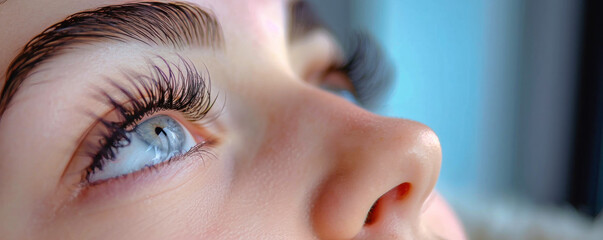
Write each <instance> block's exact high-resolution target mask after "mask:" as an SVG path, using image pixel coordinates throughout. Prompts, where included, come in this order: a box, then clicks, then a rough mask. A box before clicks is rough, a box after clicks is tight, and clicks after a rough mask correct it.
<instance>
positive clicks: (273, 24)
mask: <svg viewBox="0 0 603 240" xmlns="http://www.w3.org/2000/svg"><path fill="white" fill-rule="evenodd" d="M0 2H1V1H0ZM128 2H136V1H131V0H94V1H93V0H86V1H82V0H59V1H57V0H29V1H18V0H9V1H6V2H5V3H3V4H0V22H2V23H8V24H1V25H0V33H2V34H0V49H2V51H0V72H1V74H0V87H2V86H4V83H5V81H6V75H5V74H6V69H7V67H8V65H9V64H10V62H11V61H12V59H13V58H14V57H15V56H16V55H17V54H18V53H19V52H20V50H21V49H22V47H23V46H24V45H25V44H26V43H27V41H29V40H30V39H31V38H33V37H34V36H36V35H37V34H39V33H40V32H42V31H43V30H44V29H45V28H47V27H49V26H50V25H52V24H53V23H55V22H59V21H61V20H63V19H64V18H66V17H67V16H69V15H71V14H73V13H76V12H80V11H84V10H89V9H93V8H97V7H101V6H106V5H111V4H123V3H128ZM186 2H189V3H193V4H196V5H198V6H199V7H201V8H203V9H206V10H208V11H211V12H213V13H214V14H215V16H216V18H217V19H218V21H219V22H220V24H221V25H222V27H223V29H224V34H225V38H226V45H227V46H230V47H229V48H234V49H237V51H236V52H237V54H238V55H241V54H252V53H253V51H258V50H261V49H265V50H268V51H270V52H272V53H273V54H280V55H282V52H283V51H281V50H282V48H283V47H284V42H285V41H284V39H285V24H284V23H285V18H286V11H284V10H285V9H286V8H285V5H286V2H287V1H278V0H268V1H267V0H220V1H213V0H190V1H186ZM31 16H35V17H31ZM241 45H251V46H248V47H238V46H241ZM267 46H270V47H267ZM252 49H253V51H252Z"/></svg>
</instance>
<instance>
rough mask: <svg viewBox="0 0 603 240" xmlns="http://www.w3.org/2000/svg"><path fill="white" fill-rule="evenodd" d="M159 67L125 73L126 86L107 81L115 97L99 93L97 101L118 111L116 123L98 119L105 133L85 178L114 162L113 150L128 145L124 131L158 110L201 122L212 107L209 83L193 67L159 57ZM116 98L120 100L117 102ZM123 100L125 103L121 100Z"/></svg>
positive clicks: (190, 64) (91, 153)
mask: <svg viewBox="0 0 603 240" xmlns="http://www.w3.org/2000/svg"><path fill="white" fill-rule="evenodd" d="M158 58H159V59H160V61H159V62H160V63H161V65H156V64H153V62H152V61H149V63H150V64H151V66H152V67H151V74H150V75H144V74H140V73H133V72H128V73H125V74H124V75H125V77H126V79H127V81H126V82H125V84H126V85H123V84H119V83H118V82H117V81H113V80H109V82H110V86H111V87H113V88H115V89H117V91H116V92H117V94H118V96H112V95H110V94H109V93H108V92H107V91H101V92H100V95H99V100H101V101H106V102H107V103H108V104H109V105H111V106H112V107H113V108H115V109H116V110H117V113H118V118H119V120H118V121H110V120H106V119H104V118H103V117H97V119H98V122H99V123H100V124H102V125H103V126H104V127H105V128H106V129H107V131H105V133H104V134H102V136H101V140H99V141H98V142H97V143H94V144H96V145H97V147H96V148H92V149H95V151H92V152H90V153H89V156H90V157H91V158H92V163H91V164H90V166H89V167H88V168H87V176H89V175H90V174H91V173H93V172H94V171H96V170H97V169H98V170H102V168H103V161H104V160H106V159H113V158H114V157H115V154H116V149H118V148H121V147H125V146H127V145H128V144H129V143H130V139H129V138H128V137H127V134H126V133H127V129H128V128H130V127H132V126H133V125H134V124H136V123H137V122H138V121H140V120H141V119H142V118H144V117H145V116H148V115H151V114H153V113H155V112H158V111H161V110H174V111H179V112H182V113H183V114H184V116H185V118H187V120H190V121H198V120H201V119H202V118H203V117H204V116H205V115H207V113H208V112H209V110H210V109H211V108H212V106H213V104H214V102H215V99H213V98H212V97H211V92H210V90H211V81H210V80H209V77H208V78H207V80H206V79H205V78H204V77H203V76H202V75H201V74H200V73H199V72H198V71H197V69H196V68H195V66H194V65H193V64H192V63H191V62H189V61H187V60H186V59H184V58H182V57H180V64H175V63H171V62H168V61H167V60H166V59H164V58H162V57H158ZM118 99H119V100H118ZM124 99H125V100H124Z"/></svg>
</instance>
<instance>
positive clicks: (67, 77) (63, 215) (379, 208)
mask: <svg viewBox="0 0 603 240" xmlns="http://www.w3.org/2000/svg"><path fill="white" fill-rule="evenodd" d="M126 2H131V1H124V0H119V1H117V0H115V1H113V0H95V1H91V0H87V1H81V0H60V1H57V0H27V1H20V0H8V1H6V2H5V3H3V4H0V22H1V23H3V24H0V33H2V34H0V49H1V51H0V69H2V70H3V71H5V70H6V69H7V67H8V65H9V63H10V61H11V60H12V59H13V58H14V57H15V56H16V55H17V54H18V53H19V51H20V49H21V48H22V47H23V46H24V44H25V43H26V42H27V41H28V40H29V39H31V38H32V37H34V36H35V35H37V34H38V33H40V32H41V31H42V30H43V29H45V28H46V27H48V26H50V25H51V24H53V23H55V22H58V21H61V20H62V19H64V18H65V17H67V16H69V15H70V14H73V13H76V12H79V11H83V10H87V9H92V8H96V7H101V6H106V5H110V4H121V3H126ZM190 4H194V5H196V6H198V7H200V8H202V9H205V10H208V11H209V12H212V13H213V14H215V16H216V18H217V19H218V20H219V22H220V24H221V27H222V28H223V34H224V41H225V42H224V46H223V48H222V49H217V50H212V49H208V48H202V47H199V48H189V49H185V50H176V49H170V48H167V47H164V48H161V49H154V48H150V47H148V46H145V45H140V44H132V43H123V44H118V43H110V42H107V43H98V44H94V45H87V46H81V47H80V48H79V50H78V51H73V52H70V53H68V54H64V55H61V56H60V57H58V58H56V59H53V60H52V61H51V62H48V63H46V64H45V65H44V68H45V71H44V74H33V75H32V76H31V77H30V78H29V79H28V80H26V82H25V83H24V85H23V86H22V87H21V89H20V90H19V92H18V93H17V95H15V97H14V98H13V99H12V101H11V104H12V105H11V107H10V108H8V109H7V111H6V112H5V113H4V114H3V116H2V118H1V120H0V153H1V155H0V158H1V159H0V236H2V238H3V239H441V238H443V239H464V238H465V237H464V234H463V231H462V227H461V225H460V224H459V222H458V220H457V219H456V217H455V216H454V214H453V212H452V210H451V209H450V208H449V207H448V205H447V204H446V203H445V201H444V199H443V198H442V197H441V196H440V195H438V194H437V193H435V192H434V189H433V188H434V185H435V183H436V181H437V178H438V174H439V171H440V166H441V149H440V144H439V141H438V138H437V136H436V135H435V133H434V132H433V131H432V130H431V129H429V128H428V127H426V126H425V125H423V124H420V123H417V122H414V121H411V120H406V119H393V118H386V117H382V116H378V115H375V114H373V113H370V112H369V111H367V110H365V109H363V108H361V107H358V106H356V105H354V104H352V103H350V102H348V101H346V100H345V99H343V98H341V97H339V96H337V95H334V94H332V93H329V92H327V91H325V90H322V89H321V88H319V87H317V84H318V83H319V82H320V81H321V79H316V76H320V74H318V73H320V72H321V71H325V70H326V69H327V68H328V67H329V64H330V62H331V61H327V60H328V59H336V58H338V57H339V53H340V52H341V51H340V49H339V47H338V45H337V44H336V43H335V41H334V40H333V39H332V37H331V35H330V34H329V33H327V32H326V31H324V30H318V31H314V32H312V33H311V34H308V35H307V36H305V37H304V39H301V40H298V41H296V42H294V43H291V42H289V41H288V40H287V33H288V29H287V28H288V26H287V21H288V20H287V19H288V17H289V16H288V14H289V13H288V10H287V9H288V4H290V3H289V2H287V1H276V0H274V1H268V0H266V1H261V0H248V1H243V0H220V1H208V0H207V1H206V0H197V1H190ZM153 55H160V56H162V57H164V58H165V59H168V60H174V61H175V60H177V59H178V56H182V57H185V58H187V59H190V60H191V62H193V63H194V64H195V66H197V68H200V69H201V68H202V69H205V67H206V68H207V71H208V73H209V75H210V76H211V81H212V82H211V83H212V92H213V93H218V92H219V93H220V94H219V95H218V96H219V97H218V98H217V100H216V101H217V102H216V105H215V106H216V107H214V108H213V109H212V110H211V112H210V114H209V115H208V117H209V116H214V118H213V119H212V120H211V121H201V123H198V124H196V125H187V126H185V127H187V128H188V129H189V131H192V132H195V129H198V130H199V129H201V128H202V130H203V131H199V132H211V135H212V136H213V137H215V138H216V139H219V141H217V143H216V145H215V146H213V147H212V149H211V152H212V154H211V155H204V156H198V155H194V156H190V157H188V158H187V159H183V160H179V161H175V162H171V163H169V164H164V165H161V166H159V167H157V168H156V169H154V170H152V171H141V172H139V173H136V175H135V176H134V177H125V178H122V179H118V180H116V181H109V182H106V183H104V184H99V185H96V186H92V187H89V189H85V190H76V187H74V185H77V182H78V181H79V180H80V179H79V178H77V177H74V176H78V177H79V176H80V172H77V171H76V172H75V173H74V169H76V170H78V169H82V168H81V165H82V164H84V163H82V160H81V158H78V157H77V154H76V153H77V151H78V149H79V148H80V147H81V146H80V145H78V144H76V143H78V140H81V139H83V138H86V137H87V133H88V132H87V131H88V129H90V127H91V125H93V124H94V120H93V119H90V118H86V117H84V115H82V113H81V109H82V108H85V109H92V110H93V111H94V112H95V113H98V114H102V113H106V112H110V111H111V109H110V108H109V106H107V105H104V104H100V103H99V102H98V101H95V100H94V99H93V98H91V97H90V96H91V95H92V94H93V91H94V88H92V87H91V86H92V85H93V84H95V83H96V84H97V83H99V82H102V78H103V76H110V77H114V78H115V79H120V76H121V75H120V72H119V69H120V67H122V66H128V67H132V68H137V67H140V68H143V67H144V66H143V65H142V63H144V60H145V59H147V58H148V57H149V56H153ZM5 81H6V79H5V77H4V75H2V76H0V86H1V85H3V84H4V82H5ZM165 114H168V115H170V116H174V118H175V119H179V115H178V113H177V112H169V111H168V112H166V113H165ZM183 122H186V121H183ZM185 125H186V124H185ZM199 126H201V127H199ZM200 135H201V137H203V134H200ZM78 171H80V170H78ZM378 200H379V203H378V204H377V205H376V207H375V209H373V211H374V213H373V215H372V216H373V218H374V219H372V220H371V221H370V223H369V224H366V223H365V222H366V218H367V214H368V213H369V210H370V209H371V207H372V206H373V204H374V203H375V202H377V201H378Z"/></svg>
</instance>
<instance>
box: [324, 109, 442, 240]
mask: <svg viewBox="0 0 603 240" xmlns="http://www.w3.org/2000/svg"><path fill="white" fill-rule="evenodd" d="M350 119H354V120H353V122H347V123H346V124H341V123H340V124H339V125H338V126H339V127H337V129H336V130H334V131H333V133H335V134H333V135H341V133H346V135H345V139H342V138H341V136H338V142H337V144H336V145H333V146H332V148H331V147H330V148H328V149H329V150H330V151H336V152H339V153H338V154H335V156H338V158H337V159H335V160H334V161H336V164H334V166H335V167H334V169H332V170H331V174H330V175H329V176H328V178H327V179H326V181H325V184H324V185H323V186H322V189H321V190H320V194H319V195H318V198H317V200H316V202H315V203H316V204H315V208H314V217H315V220H316V223H317V229H316V230H317V231H318V232H320V234H319V235H320V236H322V237H324V238H328V239H338V238H352V237H354V236H359V234H360V233H361V232H365V231H363V230H364V229H366V228H373V229H374V228H375V227H376V226H379V225H383V224H386V225H391V222H389V223H386V222H388V221H399V220H400V219H416V218H417V217H418V215H419V214H420V212H421V208H422V205H423V202H424V201H425V200H426V199H427V197H428V196H429V194H430V193H431V192H432V189H433V187H434V186H435V183H436V181H437V178H438V175H439V171H440V166H441V148H440V143H439V140H438V137H437V135H436V134H435V133H434V131H432V130H431V129H430V128H429V127H427V126H425V125H424V124H421V123H418V122H415V121H411V120H405V119H392V118H385V117H380V116H376V115H372V114H370V113H366V114H365V113H359V114H357V115H355V116H354V118H350ZM339 120H341V119H339ZM331 156H333V155H331ZM382 198H387V200H386V201H383V203H381V202H380V201H379V200H381V199H382ZM376 205H379V206H377V207H375V206H376ZM369 213H375V215H371V214H369ZM367 217H368V219H367ZM369 225H370V226H369Z"/></svg>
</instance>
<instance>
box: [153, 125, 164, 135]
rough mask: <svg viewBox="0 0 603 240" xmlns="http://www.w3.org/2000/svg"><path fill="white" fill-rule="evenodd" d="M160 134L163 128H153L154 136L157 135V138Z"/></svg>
mask: <svg viewBox="0 0 603 240" xmlns="http://www.w3.org/2000/svg"><path fill="white" fill-rule="evenodd" d="M162 132H163V128H160V127H156V128H155V134H157V136H159V134H160V133H162Z"/></svg>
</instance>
